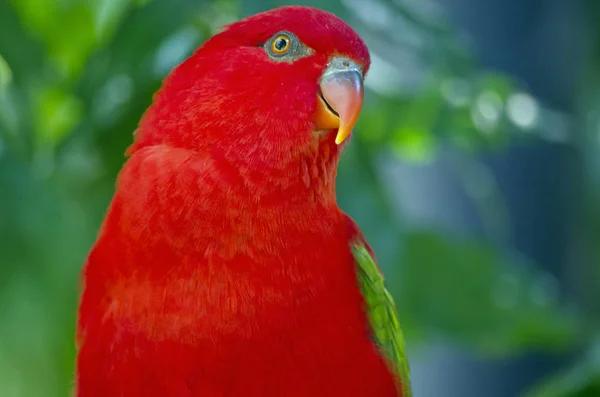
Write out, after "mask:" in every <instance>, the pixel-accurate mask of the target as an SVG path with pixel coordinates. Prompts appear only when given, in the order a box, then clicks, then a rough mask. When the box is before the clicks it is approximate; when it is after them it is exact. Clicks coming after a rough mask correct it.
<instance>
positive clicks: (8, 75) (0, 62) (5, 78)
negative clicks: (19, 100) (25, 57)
mask: <svg viewBox="0 0 600 397" xmlns="http://www.w3.org/2000/svg"><path fill="white" fill-rule="evenodd" d="M11 80H12V72H11V70H10V67H9V66H8V63H6V61H5V60H4V58H2V55H0V89H3V88H4V87H6V86H7V85H8V84H10V82H11Z"/></svg>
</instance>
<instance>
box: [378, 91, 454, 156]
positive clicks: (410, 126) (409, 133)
mask: <svg viewBox="0 0 600 397" xmlns="http://www.w3.org/2000/svg"><path fill="white" fill-rule="evenodd" d="M442 106H443V102H442V98H441V96H440V95H439V93H438V89H437V87H435V85H432V87H430V88H428V89H427V90H426V91H425V92H424V93H423V95H421V96H420V97H418V98H415V99H414V100H413V101H411V103H410V104H408V106H407V108H406V109H404V111H402V112H401V115H400V116H399V117H398V121H397V127H396V128H395V129H394V131H393V135H392V137H391V141H390V145H391V148H392V150H393V151H394V152H395V153H396V154H397V155H398V156H399V157H401V158H403V159H405V160H412V161H417V162H428V161H431V160H432V159H433V158H434V155H435V153H436V149H437V145H438V137H436V136H435V135H434V133H435V129H436V127H437V123H438V120H439V113H440V111H441V108H442Z"/></svg>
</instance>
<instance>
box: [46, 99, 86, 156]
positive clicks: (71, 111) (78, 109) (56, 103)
mask: <svg viewBox="0 0 600 397" xmlns="http://www.w3.org/2000/svg"><path fill="white" fill-rule="evenodd" d="M36 105H37V111H36V132H37V140H38V143H39V144H41V145H44V146H45V145H55V144H57V143H59V142H60V141H61V140H62V139H63V138H64V137H65V136H66V135H67V134H68V133H69V132H70V131H71V129H72V128H73V127H74V126H75V125H76V124H77V123H78V122H79V120H80V119H81V117H82V113H83V109H82V104H81V101H80V100H79V99H78V98H76V97H75V96H74V95H72V94H69V93H67V92H65V91H63V90H60V89H58V88H49V89H47V90H45V91H44V92H42V94H41V95H40V96H39V97H38V98H37V104H36Z"/></svg>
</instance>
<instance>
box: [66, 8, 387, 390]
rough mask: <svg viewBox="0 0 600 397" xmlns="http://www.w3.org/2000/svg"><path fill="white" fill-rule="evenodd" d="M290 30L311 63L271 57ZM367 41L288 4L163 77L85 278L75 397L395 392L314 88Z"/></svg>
mask: <svg viewBox="0 0 600 397" xmlns="http://www.w3.org/2000/svg"><path fill="white" fill-rule="evenodd" d="M284 29H285V30H288V31H292V32H294V33H295V34H296V35H297V36H298V37H299V38H300V39H301V40H302V41H303V42H304V43H305V44H306V45H307V46H309V47H311V48H313V50H314V51H315V55H312V56H310V57H306V58H304V59H301V60H298V61H296V62H294V63H292V64H283V63H274V62H270V61H269V59H268V57H267V56H266V55H265V54H264V51H263V50H262V48H261V47H259V45H260V44H261V43H262V42H263V41H264V40H266V38H268V37H269V36H271V35H272V34H274V33H276V32H277V31H279V30H284ZM332 54H343V55H345V56H349V57H351V58H352V59H354V60H355V61H356V62H359V63H360V64H362V65H363V66H364V67H365V69H366V68H368V64H369V57H368V52H367V50H366V47H365V46H364V44H363V42H362V41H361V40H360V38H359V37H358V36H357V35H356V33H355V32H354V31H353V30H352V29H351V28H350V27H349V26H348V25H346V24H345V23H344V22H342V21H341V20H339V19H338V18H336V17H334V16H333V15H331V14H328V13H325V12H323V11H319V10H315V9H311V8H304V7H286V8H281V9H277V10H274V11H271V12H268V13H264V14H259V15H257V16H254V17H251V18H249V19H246V20H244V21H242V22H240V23H238V24H234V25H232V26H230V27H229V28H228V30H226V31H225V32H223V33H221V34H219V35H217V36H215V37H213V38H212V39H210V40H209V41H207V42H206V43H205V44H204V46H203V47H201V48H200V49H199V50H198V51H197V52H196V53H195V54H194V55H193V56H192V57H191V58H189V59H188V60H187V61H185V62H184V63H183V64H182V65H180V66H179V67H178V68H176V70H175V71H174V72H173V73H172V74H171V75H170V76H169V77H168V78H167V79H166V80H165V83H164V86H163V88H162V89H161V91H159V93H158V94H157V96H156V97H155V101H154V104H153V105H152V106H151V107H150V109H149V110H148V112H147V113H146V114H145V116H144V117H143V119H142V121H141V123H140V127H139V129H138V131H137V133H136V141H135V143H134V145H132V147H131V148H130V150H129V153H130V154H131V157H130V158H129V160H128V161H127V163H126V165H125V166H124V167H123V170H122V171H121V173H120V176H119V180H118V185H117V186H118V188H117V191H116V193H115V196H114V198H113V201H112V203H111V206H110V208H109V211H108V214H107V217H106V219H105V222H104V224H103V226H102V229H101V231H100V235H99V237H98V240H97V242H96V244H95V246H94V247H93V249H92V251H91V252H90V255H89V257H88V260H87V262H86V264H85V271H84V287H85V288H84V292H83V295H82V299H81V306H80V312H79V321H78V345H79V354H78V358H77V395H78V396H79V397H117V396H123V397H137V396H140V397H141V396H144V397H155V396H156V397H159V396H160V397H166V396H177V397H188V396H189V397H191V396H211V397H213V396H214V397H218V396H236V397H237V396H314V397H319V396H338V395H339V396H384V397H386V396H396V395H398V392H397V391H396V388H395V387H396V386H395V382H394V377H393V375H392V374H391V373H390V371H389V369H388V368H387V365H386V363H385V362H384V360H383V359H382V358H381V357H380V355H379V353H378V350H377V349H376V347H375V346H374V345H373V343H372V341H371V340H370V339H369V328H368V324H367V320H366V317H365V314H364V312H363V310H362V305H363V300H362V297H361V294H360V291H359V289H358V287H357V279H356V271H355V264H354V260H353V257H352V254H351V252H350V248H349V241H350V240H351V239H353V238H354V237H356V235H357V234H358V233H360V232H359V231H358V229H357V228H356V227H355V225H354V226H353V227H351V225H353V223H349V222H352V221H349V220H348V218H347V217H346V215H345V214H343V213H342V212H341V211H340V210H339V208H338V207H337V205H336V201H335V180H334V179H335V172H336V167H337V162H338V158H339V147H338V146H337V145H335V143H334V142H333V136H324V137H319V136H317V135H315V134H314V132H313V131H312V130H313V129H314V128H313V125H312V115H313V114H314V112H315V106H316V104H315V98H316V90H317V87H316V82H317V80H318V76H319V74H320V73H322V70H323V69H324V67H325V64H326V62H327V59H328V57H329V56H331V55H332Z"/></svg>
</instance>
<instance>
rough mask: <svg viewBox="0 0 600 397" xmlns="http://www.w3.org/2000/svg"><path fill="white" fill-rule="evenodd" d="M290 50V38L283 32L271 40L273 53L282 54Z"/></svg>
mask: <svg viewBox="0 0 600 397" xmlns="http://www.w3.org/2000/svg"><path fill="white" fill-rule="evenodd" d="M289 50H290V38H289V37H288V36H287V35H285V34H280V35H279V36H277V37H275V38H274V39H273V41H272V42H271V51H272V52H273V54H277V55H283V54H285V53H286V52H288V51H289Z"/></svg>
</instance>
